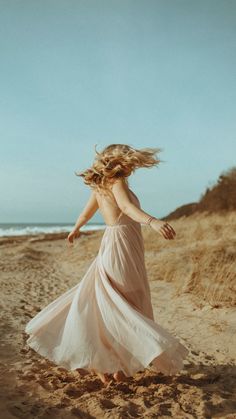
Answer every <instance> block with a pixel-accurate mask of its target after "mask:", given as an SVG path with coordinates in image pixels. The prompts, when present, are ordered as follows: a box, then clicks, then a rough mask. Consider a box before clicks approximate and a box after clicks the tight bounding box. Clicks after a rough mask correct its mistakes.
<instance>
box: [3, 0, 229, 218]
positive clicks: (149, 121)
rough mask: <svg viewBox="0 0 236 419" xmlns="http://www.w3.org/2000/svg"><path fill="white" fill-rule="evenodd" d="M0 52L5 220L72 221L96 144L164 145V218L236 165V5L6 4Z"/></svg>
mask: <svg viewBox="0 0 236 419" xmlns="http://www.w3.org/2000/svg"><path fill="white" fill-rule="evenodd" d="M0 51H1V53H0V92H1V93H0V115H1V116H0V118H1V123H0V193H1V206H0V222H74V221H75V220H76V219H77V217H78V216H79V214H80V212H81V211H82V209H83V208H84V206H85V205H86V202H87V200H88V198H89V196H90V193H91V190H90V188H89V187H88V186H86V185H85V184H84V183H83V179H82V178H81V177H78V176H76V175H75V171H77V170H78V171H82V170H84V169H86V168H87V167H89V166H91V164H92V163H93V160H94V157H95V151H94V147H95V144H97V149H98V150H102V148H103V147H105V146H107V145H109V144H113V143H124V144H129V145H131V146H132V147H136V148H144V147H159V148H161V149H162V152H161V153H160V154H159V157H160V159H162V160H163V162H161V163H160V164H159V166H158V167H153V168H148V169H138V170H137V171H136V172H135V173H134V174H133V175H132V176H131V177H130V182H129V184H130V188H131V189H132V190H133V191H134V192H135V193H136V195H137V196H138V197H139V199H140V202H141V207H142V209H143V210H144V211H146V212H148V213H151V214H152V215H154V216H156V217H164V216H165V215H167V214H168V213H169V212H171V211H173V210H174V209H176V208H177V207H178V206H180V205H183V204H187V203H190V202H196V201H198V200H199V199H200V196H201V194H202V193H204V191H205V189H206V188H207V187H209V186H212V185H213V184H214V183H215V182H216V181H217V178H218V176H219V175H220V174H221V173H222V172H224V171H226V170H228V169H229V168H231V167H233V166H235V157H236V141H235V131H236V130H235V128H236V115H235V110H236V109H235V108H236V106H235V104H236V87H235V86H236V84H235V81H236V80H235V78H236V1H234V0H198V1H195V0H116V1H114V0H99V1H98V0H83V1H82V0H42V1H37V0H28V1H26V0H0ZM91 221H92V222H101V221H102V217H101V215H100V213H99V212H97V213H96V214H95V215H94V217H93V219H92V220H91Z"/></svg>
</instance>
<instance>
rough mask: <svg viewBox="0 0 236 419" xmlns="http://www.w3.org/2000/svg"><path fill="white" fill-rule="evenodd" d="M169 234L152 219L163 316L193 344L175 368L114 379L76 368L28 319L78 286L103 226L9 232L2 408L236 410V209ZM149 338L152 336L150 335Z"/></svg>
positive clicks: (70, 414)
mask: <svg viewBox="0 0 236 419" xmlns="http://www.w3.org/2000/svg"><path fill="white" fill-rule="evenodd" d="M171 224H172V225H173V227H174V228H175V230H176V232H177V236H176V239H175V240H172V241H167V240H164V239H163V238H162V237H161V236H159V235H158V234H157V233H155V232H154V231H153V230H152V229H151V228H150V227H146V226H143V235H144V239H145V250H146V256H145V257H146V265H147V270H148V274H149V280H150V285H151V290H152V302H153V307H154V313H155V320H156V321H157V322H158V323H160V324H161V325H162V326H164V327H165V328H167V329H168V330H169V331H170V332H171V333H173V334H176V335H177V336H178V337H179V339H180V341H182V342H183V343H184V344H185V345H186V346H187V347H188V349H189V350H190V354H189V356H188V358H187V360H186V361H185V370H183V371H182V372H181V373H179V374H177V375H176V376H174V377H168V376H165V375H163V374H161V373H159V374H157V373H156V372H154V371H153V370H152V369H151V368H148V369H146V370H145V371H143V372H138V373H137V374H136V375H135V376H134V377H132V378H130V379H129V380H128V381H127V382H125V383H112V384H111V385H110V386H109V387H108V388H105V387H104V386H103V384H102V383H101V381H100V380H99V379H98V377H97V376H96V375H93V374H91V373H88V372H87V371H85V370H82V369H80V370H76V371H66V370H65V369H63V368H60V367H58V366H55V365H53V364H52V363H50V362H49V361H47V360H46V359H44V358H42V357H40V356H39V355H38V354H36V353H35V352H34V351H33V350H32V349H30V348H28V347H27V346H26V344H25V342H26V337H27V336H26V335H25V333H24V326H25V324H26V322H27V321H28V320H29V319H30V318H31V317H33V316H34V315H35V314H36V313H37V312H38V311H39V310H41V309H42V308H43V307H44V306H45V305H46V304H48V303H49V302H51V301H52V300H53V299H55V298H56V297H58V296H59V295H61V294H62V293H63V292H65V291H66V290H67V289H68V288H70V287H72V286H74V285H75V284H76V283H77V282H78V281H80V279H81V278H82V276H83V274H84V273H85V272H86V270H87V269H88V267H89V265H90V263H91V262H92V260H93V258H94V256H95V255H96V253H97V251H98V248H99V244H100V240H101V237H102V234H103V232H102V231H95V232H86V233H83V234H82V235H81V236H80V238H79V239H77V241H76V244H75V246H74V247H68V246H67V244H66V241H65V237H66V234H53V235H39V236H31V237H29V236H25V237H15V238H14V237H13V238H12V237H11V238H1V240H0V252H1V257H0V270H1V294H2V298H1V316H2V319H1V335H2V339H1V346H0V351H1V387H2V390H1V415H2V416H1V417H2V418H3V419H8V418H9V419H10V418H26V419H27V418H42V419H47V418H50V419H51V418H57V419H60V418H63V419H67V418H122V419H123V418H136V417H141V418H162V417H163V418H165V417H174V418H219V417H220V418H236V366H235V358H236V357H235V355H236V349H235V348H236V338H235V336H236V334H235V316H236V315H235V302H236V300H235V295H236V289H235V287H236V285H235V283H236V280H235V276H236V258H235V255H236V246H235V244H236V234H235V233H236V213H235V212H230V213H228V214H227V215H219V214H218V215H209V216H206V214H204V213H201V214H196V215H192V216H190V217H187V218H185V217H182V218H180V219H178V220H173V221H172V222H171ZM144 344H145V342H144Z"/></svg>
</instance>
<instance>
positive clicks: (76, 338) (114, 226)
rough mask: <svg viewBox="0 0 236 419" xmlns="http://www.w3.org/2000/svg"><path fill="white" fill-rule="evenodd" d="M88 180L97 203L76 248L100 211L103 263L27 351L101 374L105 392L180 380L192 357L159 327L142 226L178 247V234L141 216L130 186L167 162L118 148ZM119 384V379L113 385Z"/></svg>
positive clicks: (41, 326) (34, 330) (82, 220)
mask: <svg viewBox="0 0 236 419" xmlns="http://www.w3.org/2000/svg"><path fill="white" fill-rule="evenodd" d="M95 151H96V154H97V155H96V157H95V161H94V163H93V165H92V166H91V167H90V168H89V169H87V170H85V171H84V172H81V173H76V174H77V175H78V176H82V177H83V178H84V182H85V184H87V185H89V187H90V188H91V196H90V198H89V200H88V203H87V205H86V206H85V208H84V210H83V211H82V213H81V214H80V216H79V218H78V220H77V221H76V223H75V226H74V228H73V230H72V231H71V232H70V234H69V235H68V237H67V240H68V243H71V244H73V241H74V239H75V238H76V237H78V236H79V234H80V228H81V227H82V226H83V225H85V224H86V223H87V222H88V221H89V220H90V219H91V218H92V217H93V215H94V214H95V212H96V211H97V210H98V209H99V211H100V212H101V214H102V216H103V218H104V222H105V224H106V228H105V232H104V234H103V237H102V240H101V244H100V248H99V251H98V254H97V256H96V257H95V259H94V260H93V262H92V263H91V265H90V267H89V269H88V270H87V272H86V273H85V275H84V276H83V278H82V279H81V281H80V282H79V283H78V284H77V285H75V286H74V287H73V288H71V289H70V290H68V291H67V292H65V293H64V294H63V295H61V296H60V297H58V298H57V299H56V300H54V301H53V302H52V303H50V304H49V305H48V306H47V307H45V308H44V309H43V310H42V311H40V312H39V313H38V314H37V315H36V316H35V317H34V318H33V319H31V320H30V321H29V323H28V324H27V325H26V328H25V331H26V332H27V333H28V334H29V335H30V336H29V338H28V340H27V343H28V345H29V346H31V347H32V348H33V349H34V350H36V351H37V352H38V353H39V354H41V355H42V356H44V357H46V358H48V359H50V360H51V361H53V362H54V363H55V364H57V365H61V366H63V367H64V368H67V369H71V370H72V369H77V368H85V369H88V370H89V371H93V372H95V373H96V374H97V375H98V376H99V378H100V379H101V380H102V382H103V383H104V384H106V383H108V382H110V379H114V380H116V381H122V380H125V379H126V377H129V376H132V375H134V374H135V373H136V372H138V371H142V370H144V368H145V367H147V366H148V365H149V364H151V365H152V367H153V368H154V369H155V370H156V371H160V372H162V373H164V374H168V375H172V374H175V373H177V372H178V371H180V370H181V369H182V368H183V360H184V358H185V357H186V356H187V354H188V349H187V348H186V347H185V346H183V345H182V344H181V343H180V342H179V340H177V338H175V337H174V336H172V335H171V334H170V333H169V332H168V331H167V330H165V329H163V328H162V327H161V326H160V325H158V324H157V323H155V321H154V316H153V310H152V304H151V294H150V288H149V282H148V278H147V273H146V267H145V260H144V243H143V237H142V232H141V224H147V225H149V226H150V227H151V228H153V229H154V230H155V231H156V232H157V233H159V234H161V235H162V237H163V238H165V239H169V240H172V239H174V237H175V235H176V233H175V231H174V229H173V227H172V226H170V225H169V224H168V223H167V222H163V221H161V220H159V219H158V218H156V217H154V216H152V215H150V214H148V213H146V212H145V211H143V210H142V209H141V206H140V201H139V199H138V197H137V196H136V195H135V194H134V192H132V191H131V190H130V188H129V185H128V181H127V178H128V177H129V176H130V175H131V174H132V173H133V172H134V171H135V170H136V169H137V168H140V167H152V166H155V165H157V164H158V163H159V162H160V160H159V159H158V158H157V157H156V155H155V154H156V153H157V152H158V151H160V149H158V148H145V149H140V150H138V149H135V148H133V147H130V146H129V145H124V144H111V145H109V146H108V147H106V148H105V149H104V150H103V151H102V152H101V153H99V152H97V150H96V147H95ZM110 376H112V377H110Z"/></svg>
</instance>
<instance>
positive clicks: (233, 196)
mask: <svg viewBox="0 0 236 419" xmlns="http://www.w3.org/2000/svg"><path fill="white" fill-rule="evenodd" d="M233 210H236V167H232V168H230V169H228V170H227V171H225V172H223V173H222V174H221V175H220V176H219V178H218V180H217V182H216V184H215V185H213V186H212V187H211V188H209V187H208V188H207V189H206V191H205V192H204V193H203V194H202V195H201V197H200V199H199V201H198V202H192V203H190V204H184V205H181V206H180V207H178V208H176V209H175V210H174V211H172V212H171V213H169V214H168V215H167V216H165V217H163V218H162V220H174V219H177V218H180V217H183V216H185V217H188V216H190V215H192V214H194V213H199V212H203V211H205V212H206V213H209V214H211V213H219V212H228V211H233Z"/></svg>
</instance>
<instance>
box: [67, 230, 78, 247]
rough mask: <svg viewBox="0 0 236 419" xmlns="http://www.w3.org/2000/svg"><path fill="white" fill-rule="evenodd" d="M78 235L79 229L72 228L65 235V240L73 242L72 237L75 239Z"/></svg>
mask: <svg viewBox="0 0 236 419" xmlns="http://www.w3.org/2000/svg"><path fill="white" fill-rule="evenodd" d="M79 236H80V231H79V230H72V231H71V232H70V233H69V234H68V236H67V240H68V242H69V243H72V244H73V241H74V239H75V238H76V237H79Z"/></svg>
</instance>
